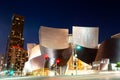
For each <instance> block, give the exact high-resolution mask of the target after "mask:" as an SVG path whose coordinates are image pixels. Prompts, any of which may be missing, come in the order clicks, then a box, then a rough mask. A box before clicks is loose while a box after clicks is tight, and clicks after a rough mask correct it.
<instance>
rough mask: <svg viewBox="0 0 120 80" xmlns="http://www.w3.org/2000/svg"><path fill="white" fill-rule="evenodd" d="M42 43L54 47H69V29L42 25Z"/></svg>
mask: <svg viewBox="0 0 120 80" xmlns="http://www.w3.org/2000/svg"><path fill="white" fill-rule="evenodd" d="M39 40H40V45H42V46H44V47H47V48H52V49H64V48H68V29H60V28H49V27H44V26H41V27H40V31H39Z"/></svg>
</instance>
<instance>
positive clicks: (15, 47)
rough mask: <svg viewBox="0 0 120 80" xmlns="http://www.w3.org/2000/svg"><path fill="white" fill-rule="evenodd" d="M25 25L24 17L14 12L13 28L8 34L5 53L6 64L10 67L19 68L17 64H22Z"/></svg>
mask: <svg viewBox="0 0 120 80" xmlns="http://www.w3.org/2000/svg"><path fill="white" fill-rule="evenodd" d="M23 26H24V17H23V16H20V15H16V14H14V15H13V17H12V28H11V31H10V34H9V36H8V41H7V48H6V54H5V64H7V68H8V69H9V68H11V67H12V66H14V68H15V69H16V70H17V68H16V66H17V65H19V64H21V61H22V57H23V56H22V55H23V54H22V52H23V42H24V38H23Z"/></svg>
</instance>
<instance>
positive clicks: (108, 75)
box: [0, 71, 120, 80]
mask: <svg viewBox="0 0 120 80" xmlns="http://www.w3.org/2000/svg"><path fill="white" fill-rule="evenodd" d="M119 75H120V71H102V72H99V73H95V74H84V75H82V74H81V75H61V76H46V77H42V76H24V77H1V78H0V80H120V76H119Z"/></svg>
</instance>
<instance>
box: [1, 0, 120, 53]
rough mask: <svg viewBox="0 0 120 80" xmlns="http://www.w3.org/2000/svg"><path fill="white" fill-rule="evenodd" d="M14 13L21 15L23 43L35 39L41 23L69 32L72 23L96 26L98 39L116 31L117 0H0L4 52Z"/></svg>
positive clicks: (118, 17)
mask: <svg viewBox="0 0 120 80" xmlns="http://www.w3.org/2000/svg"><path fill="white" fill-rule="evenodd" d="M115 1H116V2H115ZM117 1H118V2H117ZM14 13H15V14H19V15H23V16H25V25H24V38H25V41H24V42H25V44H24V45H26V43H38V42H39V40H38V31H39V28H40V26H41V25H43V26H48V27H59V28H68V29H69V30H70V33H71V32H72V26H73V25H77V26H91V27H92V26H93V27H95V26H98V27H99V43H100V42H102V41H104V40H105V39H108V38H109V37H110V36H111V35H113V34H116V33H119V31H120V30H119V29H120V28H119V27H120V2H119V0H0V53H5V49H6V43H7V39H8V35H9V33H10V28H11V17H12V15H13V14H14Z"/></svg>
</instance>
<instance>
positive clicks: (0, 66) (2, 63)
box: [0, 55, 4, 71]
mask: <svg viewBox="0 0 120 80" xmlns="http://www.w3.org/2000/svg"><path fill="white" fill-rule="evenodd" d="M3 65H4V56H3V55H0V71H1V70H2V69H3Z"/></svg>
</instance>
